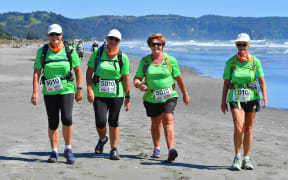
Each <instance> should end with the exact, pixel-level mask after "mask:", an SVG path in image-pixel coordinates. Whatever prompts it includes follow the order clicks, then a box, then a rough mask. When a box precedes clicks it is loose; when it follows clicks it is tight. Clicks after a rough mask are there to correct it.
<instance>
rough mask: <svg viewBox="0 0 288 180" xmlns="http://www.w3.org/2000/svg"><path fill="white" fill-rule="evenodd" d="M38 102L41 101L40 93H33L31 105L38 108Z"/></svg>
mask: <svg viewBox="0 0 288 180" xmlns="http://www.w3.org/2000/svg"><path fill="white" fill-rule="evenodd" d="M38 100H39V94H38V92H37V93H33V94H32V97H31V103H32V104H33V105H35V106H36V105H37V104H38Z"/></svg>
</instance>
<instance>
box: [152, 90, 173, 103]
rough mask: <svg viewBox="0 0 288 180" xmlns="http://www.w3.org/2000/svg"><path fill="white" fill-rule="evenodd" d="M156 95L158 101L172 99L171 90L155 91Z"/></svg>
mask: <svg viewBox="0 0 288 180" xmlns="http://www.w3.org/2000/svg"><path fill="white" fill-rule="evenodd" d="M154 95H155V99H156V100H157V101H161V100H164V99H168V98H169V97H171V90H170V88H165V89H158V90H154Z"/></svg>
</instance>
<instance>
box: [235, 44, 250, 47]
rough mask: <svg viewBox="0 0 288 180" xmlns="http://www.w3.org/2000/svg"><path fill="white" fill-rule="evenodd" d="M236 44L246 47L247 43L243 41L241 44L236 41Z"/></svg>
mask: <svg viewBox="0 0 288 180" xmlns="http://www.w3.org/2000/svg"><path fill="white" fill-rule="evenodd" d="M236 45H237V47H241V46H242V47H246V46H247V43H243V44H242V43H237V44H236Z"/></svg>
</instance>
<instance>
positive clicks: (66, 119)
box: [44, 94, 74, 130]
mask: <svg viewBox="0 0 288 180" xmlns="http://www.w3.org/2000/svg"><path fill="white" fill-rule="evenodd" d="M44 101H45V106H46V112H47V116H48V124H49V129H51V130H56V129H57V128H58V126H59V112H60V111H61V121H62V124H63V125H65V126H71V125H72V110H73V103H74V94H57V95H44Z"/></svg>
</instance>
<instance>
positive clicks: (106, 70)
mask: <svg viewBox="0 0 288 180" xmlns="http://www.w3.org/2000/svg"><path fill="white" fill-rule="evenodd" d="M99 49H100V48H98V49H97V50H96V51H94V52H93V53H92V54H91V56H90V59H89V61H88V63H87V66H89V67H90V68H93V69H94V73H97V75H98V76H100V78H101V79H102V80H119V79H120V78H121V77H122V75H128V74H129V59H128V56H127V55H126V54H125V53H123V52H122V70H121V72H120V66H119V63H118V55H116V56H115V57H114V58H113V59H112V60H109V58H108V57H107V53H106V49H104V50H103V53H102V55H101V58H100V59H101V61H100V64H98V65H97V68H96V69H95V59H96V56H97V53H98V50H99ZM98 66H99V67H98ZM115 67H116V68H115ZM99 85H100V83H96V85H95V84H94V83H92V89H93V92H94V96H95V97H111V98H112V97H124V87H123V82H122V81H120V82H119V94H118V95H117V88H118V87H117V85H116V84H115V91H114V92H100V89H99Z"/></svg>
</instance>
